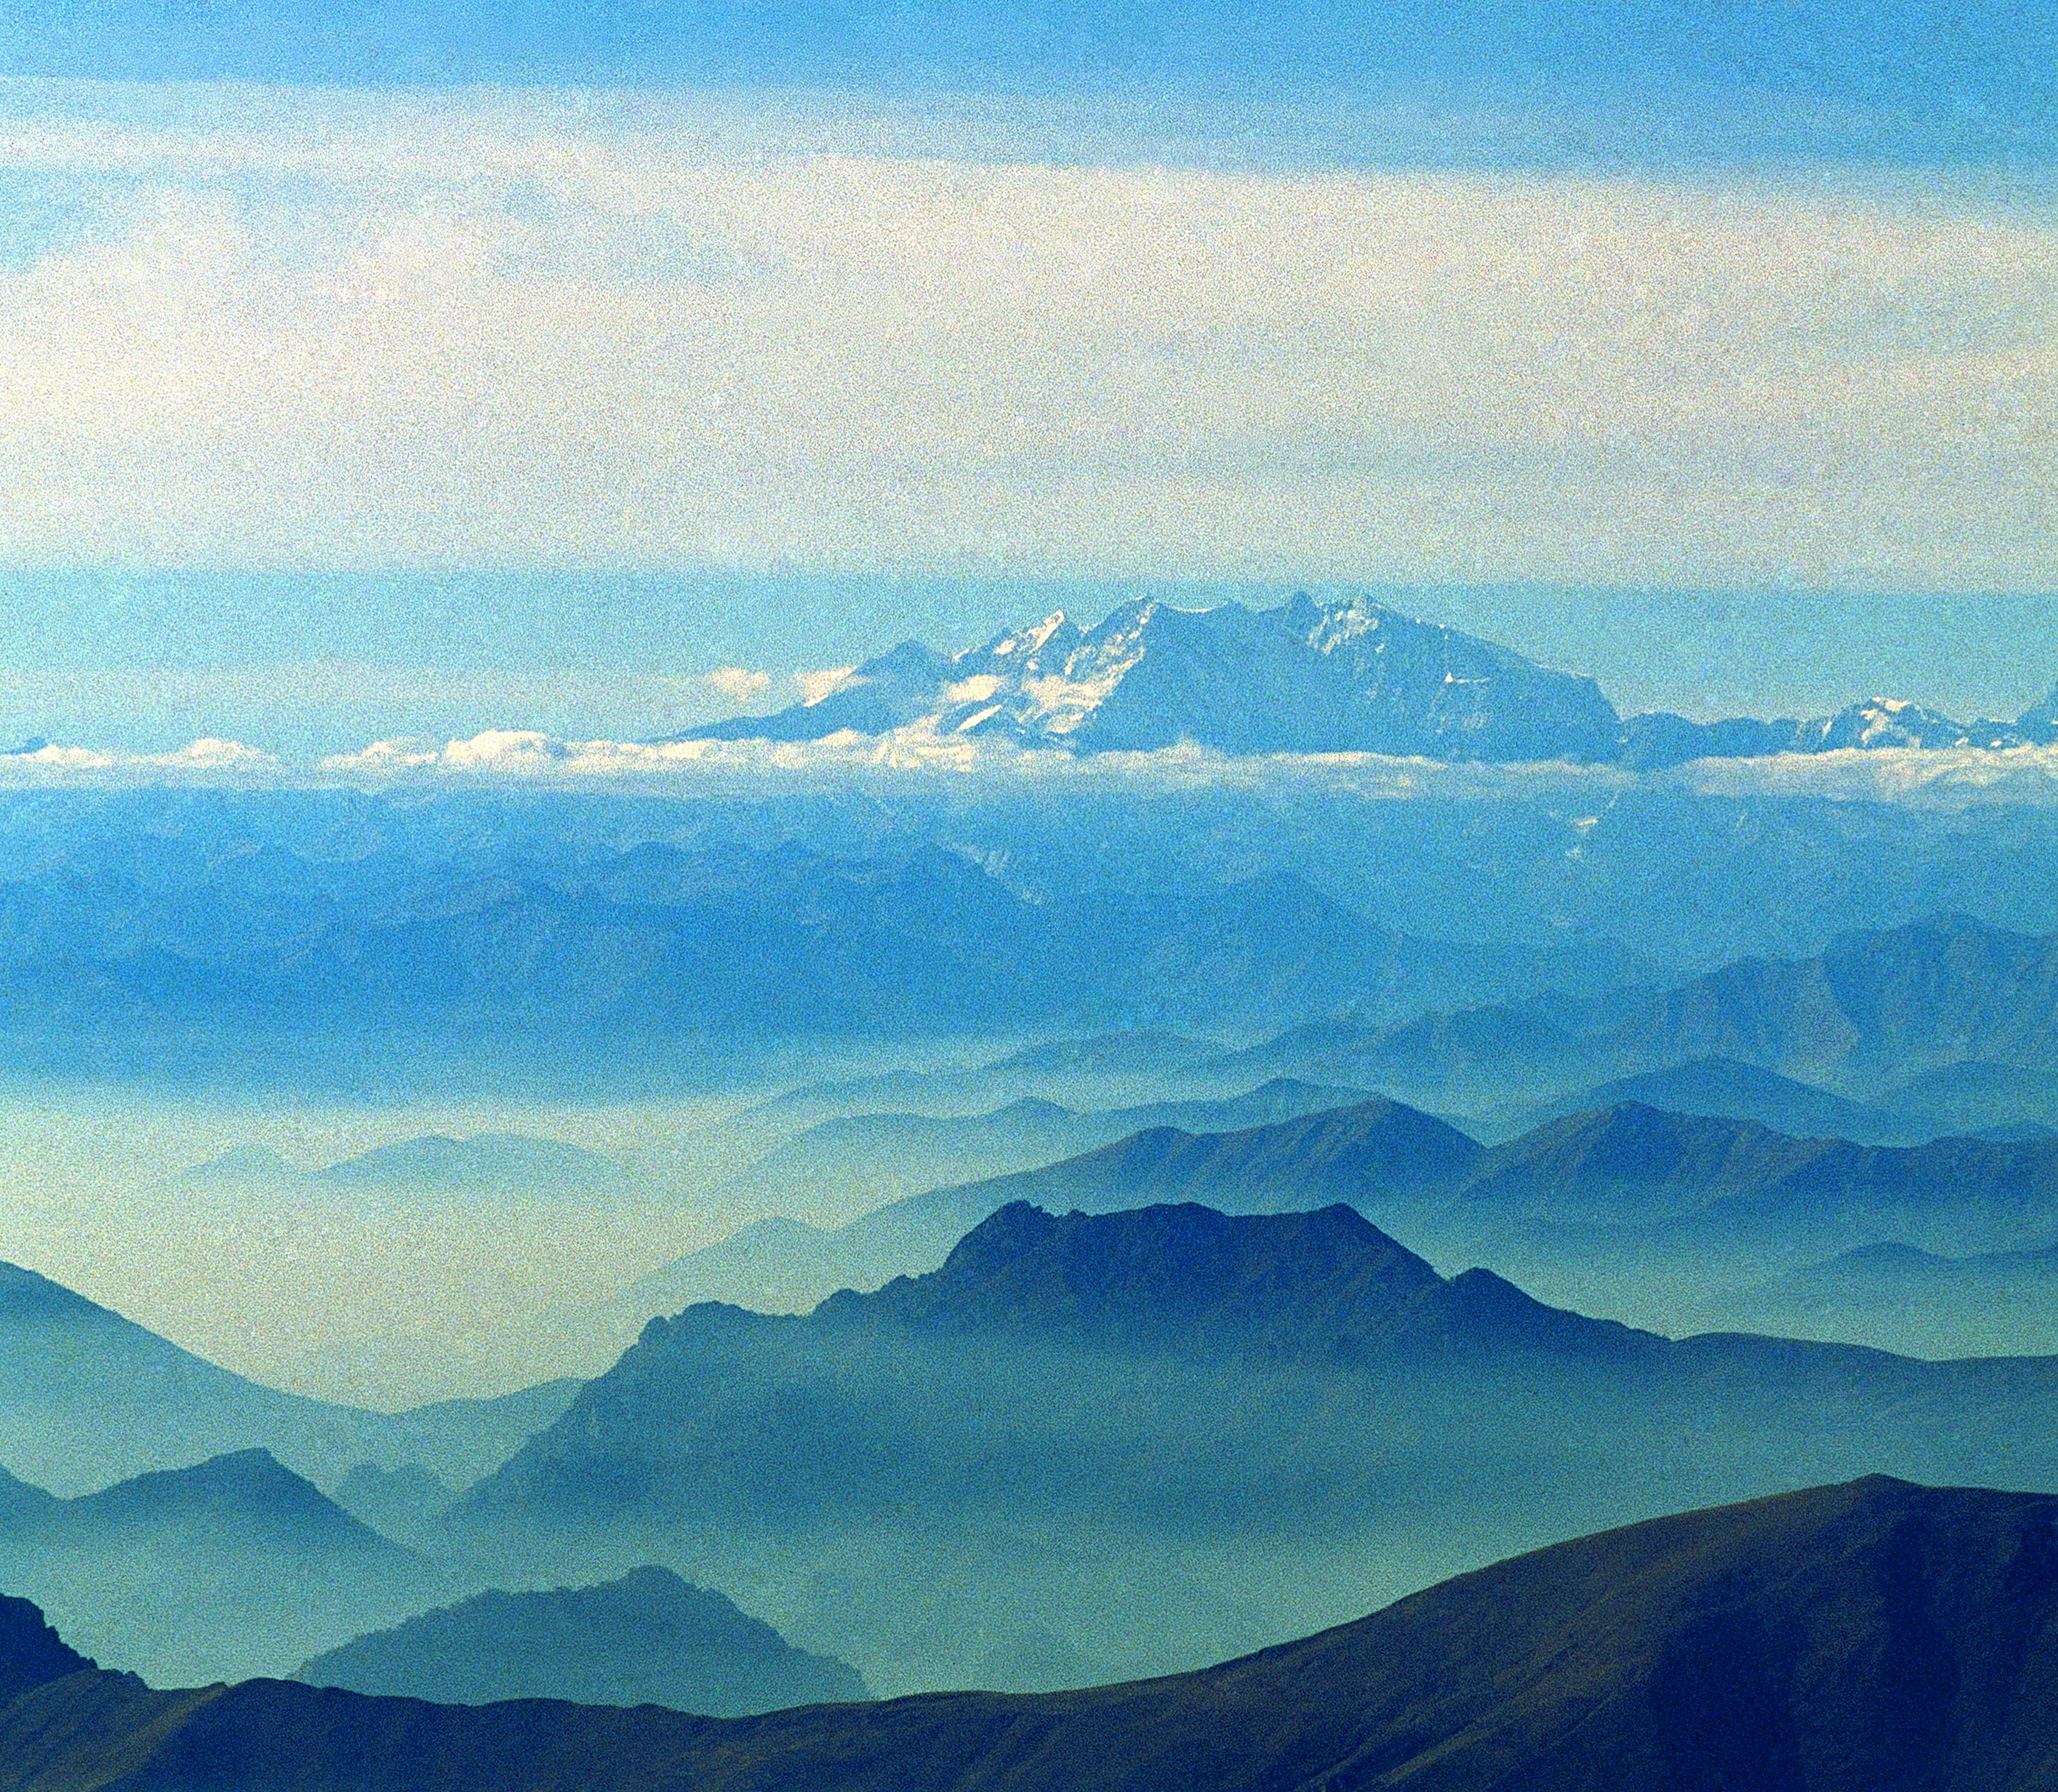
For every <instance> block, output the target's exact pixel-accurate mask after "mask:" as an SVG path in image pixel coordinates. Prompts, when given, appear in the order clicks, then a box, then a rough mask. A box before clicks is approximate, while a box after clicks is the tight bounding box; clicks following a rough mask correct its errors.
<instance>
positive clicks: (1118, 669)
mask: <svg viewBox="0 0 2058 1792" xmlns="http://www.w3.org/2000/svg"><path fill="white" fill-rule="evenodd" d="M911 724H913V725H923V726H926V727H928V728H932V729H935V730H936V732H938V733H946V734H964V735H993V736H999V737H1003V738H1006V739H1009V740H1012V741H1016V742H1018V743H1019V744H1020V745H1024V746H1058V745H1066V746H1071V747H1074V748H1076V749H1080V750H1083V751H1088V752H1104V751H1150V750H1152V749H1157V748H1161V747H1169V746H1174V745H1180V744H1182V743H1186V742H1190V743H1193V744H1194V745H1200V746H1205V747H1211V748H1214V749H1216V750H1218V751H1220V752H1225V753H1329V752H1365V753H1396V754H1412V755H1420V756H1423V757H1431V758H1437V759H1488V760H1500V759H1550V758H1571V759H1576V760H1588V761H1591V760H1608V759H1612V758H1613V757H1615V755H1616V753H1617V751H1618V747H1619V739H1620V735H1621V721H1620V718H1619V717H1617V715H1616V714H1615V710H1614V709H1613V707H1612V706H1611V705H1610V704H1609V702H1608V701H1607V698H1606V697H1603V695H1602V694H1601V692H1600V689H1599V686H1598V685H1595V683H1594V681H1592V680H1591V679H1590V678H1583V677H1575V676H1574V675H1572V674H1571V673H1563V672H1555V671H1551V670H1547V669H1546V668H1544V667H1541V666H1536V665H1533V664H1532V662H1529V661H1528V660H1525V659H1524V658H1522V657H1521V656H1520V654H1513V653H1511V652H1509V651H1508V650H1507V649H1505V648H1503V647H1497V646H1494V645H1493V644H1492V642H1485V641H1480V640H1478V639H1476V638H1473V637H1472V636H1470V635H1467V634H1461V633H1460V632H1459V631H1458V630H1456V629H1450V628H1445V627H1443V626H1440V625H1438V624H1436V623H1431V622H1420V621H1417V620H1416V618H1412V617H1409V616H1405V615H1403V614H1401V613H1400V612H1399V611H1398V610H1389V609H1386V608H1385V607H1384V606H1381V605H1378V604H1374V603H1370V602H1366V601H1365V600H1364V599H1362V598H1352V599H1346V600H1331V601H1318V600H1317V599H1316V598H1310V597H1308V596H1305V595H1302V596H1298V597H1296V598H1293V600H1292V601H1291V602H1288V603H1285V604H1283V605H1281V606H1279V607H1278V608H1277V609H1273V610H1250V609H1248V608H1246V606H1243V605H1242V604H1237V603H1228V604H1222V605H1220V606H1217V607H1216V608H1214V609H1211V610H1182V609H1180V608H1178V606H1175V605H1172V604H1169V603H1166V602H1162V600H1160V599H1156V598H1146V599H1142V600H1139V601H1137V602H1132V603H1128V604H1125V605H1123V606H1122V607H1121V608H1119V609H1118V610H1115V611H1114V614H1111V615H1110V616H1109V617H1108V618H1106V620H1105V621H1103V622H1101V623H1099V625H1098V626H1095V627H1094V628H1092V629H1090V630H1082V629H1081V628H1080V627H1079V625H1078V624H1077V623H1076V622H1074V621H1073V620H1072V619H1071V618H1070V617H1068V616H1067V615H1066V614H1065V613H1064V612H1063V611H1062V610H1060V611H1059V612H1057V613H1056V614H1053V615H1051V616H1049V617H1047V618H1044V620H1043V621H1042V622H1039V623H1037V624H1036V625H1035V626H1034V627H1031V628H1027V629H1023V630H1018V631H1015V632H1014V633H1011V634H1001V635H997V636H995V638H993V639H992V640H991V641H988V642H984V643H983V644H982V645H981V646H977V647H971V648H967V649H965V650H963V651H961V652H959V653H957V654H952V655H951V656H949V657H948V658H944V657H941V656H939V655H936V654H932V653H930V652H929V651H928V650H927V649H926V648H923V647H921V646H920V645H919V644H918V643H914V642H908V643H906V644H904V645H903V646H900V647H897V648H896V649H895V650H893V652H892V654H887V655H885V656H884V657H882V658H880V659H876V660H872V661H868V662H866V663H865V664H864V665H863V666H860V667H858V668H857V669H856V670H855V671H854V672H852V673H850V674H848V676H847V677H845V678H844V680H843V681H842V682H841V683H840V684H839V685H837V686H836V688H835V689H833V690H832V691H831V692H830V693H828V694H827V695H826V696H824V697H821V698H820V699H818V700H817V701H814V702H812V703H808V704H805V705H801V706H799V707H798V708H796V709H787V710H783V711H781V712H780V713H778V714H777V715H773V716H767V717H744V718H740V719H739V720H737V721H729V722H724V723H720V724H717V725H713V726H712V727H709V728H705V729H699V730H697V731H696V732H697V734H698V736H699V737H703V738H737V737H746V736H748V737H762V738H767V739H773V740H801V739H819V738H821V737H824V736H826V735H828V734H830V733H836V732H839V731H841V730H844V729H851V730H853V731H855V732H857V733H884V732H887V731H888V730H889V729H894V728H900V727H905V726H908V725H911Z"/></svg>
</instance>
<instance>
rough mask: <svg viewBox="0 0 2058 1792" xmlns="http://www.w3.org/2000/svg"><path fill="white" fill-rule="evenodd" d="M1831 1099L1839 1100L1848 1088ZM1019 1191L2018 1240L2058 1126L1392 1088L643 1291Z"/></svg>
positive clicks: (989, 1210) (803, 1237) (854, 1257)
mask: <svg viewBox="0 0 2058 1792" xmlns="http://www.w3.org/2000/svg"><path fill="white" fill-rule="evenodd" d="M1773 1080H1774V1083H1778V1081H1779V1079H1773ZM1791 1091H1798V1093H1793V1092H1791ZM1774 1093H1775V1094H1781V1093H1782V1092H1781V1091H1778V1090H1777V1089H1775V1091H1774ZM1808 1093H1809V1092H1808V1091H1801V1090H1800V1086H1798V1085H1792V1086H1790V1092H1788V1093H1786V1094H1784V1095H1782V1099H1790V1100H1794V1101H1796V1102H1799V1103H1801V1104H1802V1106H1803V1107H1804V1111H1814V1108H1813V1104H1809V1103H1806V1101H1805V1099H1803V1098H1804V1097H1805V1096H1806V1095H1807V1094H1808ZM1817 1093H1819V1092H1817ZM1819 1105H1820V1108H1821V1109H1822V1110H1824V1111H1828V1112H1829V1113H1830V1114H1831V1115H1834V1113H1835V1112H1836V1107H1835V1103H1834V1098H1831V1097H1829V1096H1827V1095H1822V1097H1821V1101H1820V1104H1819ZM1853 1105H1854V1104H1853ZM1861 1112H1862V1110H1861ZM1015 1202H1028V1203H1033V1204H1034V1205H1035V1206H1037V1207H1039V1208H1043V1209H1046V1210H1049V1211H1051V1212H1053V1213H1059V1214H1063V1213H1069V1212H1078V1213H1083V1214H1107V1213H1110V1212H1114V1211H1116V1210H1120V1209H1123V1208H1137V1207H1145V1206H1151V1205H1153V1204H1156V1203H1166V1202H1174V1203H1177V1202H1199V1203H1202V1204H1203V1205H1204V1206H1207V1207H1210V1208H1213V1209H1215V1210H1218V1211H1221V1212H1222V1213H1226V1214H1278V1213H1286V1212H1305V1211H1308V1210H1313V1209H1316V1208H1320V1207H1325V1206H1331V1205H1333V1204H1336V1203H1342V1204H1344V1205H1345V1206H1349V1207H1352V1208H1354V1209H1356V1210H1357V1211H1358V1212H1360V1213H1361V1214H1365V1215H1367V1216H1368V1217H1369V1218H1372V1219H1373V1221H1374V1222H1376V1223H1379V1224H1382V1225H1387V1226H1400V1227H1402V1228H1404V1229H1405V1230H1407V1233H1408V1236H1411V1237H1415V1236H1417V1235H1421V1234H1427V1235H1431V1236H1433V1237H1434V1238H1436V1239H1437V1240H1439V1241H1442V1242H1444V1244H1445V1245H1446V1246H1448V1248H1450V1249H1453V1250H1470V1251H1475V1252H1476V1251H1478V1250H1481V1249H1482V1248H1484V1244H1485V1243H1486V1242H1488V1241H1492V1240H1496V1239H1499V1238H1506V1237H1508V1236H1509V1235H1511V1234H1513V1233H1516V1232H1520V1231H1523V1230H1525V1229H1531V1228H1535V1227H1539V1226H1541V1227H1544V1228H1552V1227H1555V1228H1560V1229H1564V1231H1565V1236H1566V1238H1567V1240H1568V1241H1570V1240H1571V1238H1572V1237H1573V1235H1574V1234H1575V1233H1576V1232H1577V1231H1578V1230H1579V1229H1580V1228H1599V1229H1603V1230H1611V1231H1613V1232H1615V1233H1617V1234H1620V1235H1622V1236H1623V1237H1627V1236H1628V1235H1629V1234H1632V1233H1633V1234H1638V1235H1639V1236H1643V1237H1646V1238H1649V1239H1650V1240H1651V1241H1653V1242H1675V1243H1680V1244H1687V1243H1691V1242H1692V1241H1693V1240H1694V1239H1695V1238H1702V1239H1705V1240H1709V1241H1721V1240H1722V1239H1725V1238H1727V1239H1729V1240H1730V1241H1731V1242H1737V1243H1739V1244H1742V1243H1749V1244H1750V1245H1751V1246H1753V1248H1761V1247H1763V1246H1766V1244H1767V1243H1768V1242H1779V1241H1783V1244H1782V1248H1783V1249H1784V1250H1786V1251H1787V1252H1788V1254H1793V1253H1797V1252H1804V1251H1808V1250H1814V1251H1815V1252H1817V1253H1818V1254H1822V1253H1827V1252H1833V1251H1836V1250H1844V1249H1846V1248H1849V1247H1850V1246H1854V1245H1862V1244H1865V1243H1870V1242H1877V1241H1879V1240H1881V1239H1886V1240H1901V1241H1905V1242H1909V1243H1915V1244H1922V1245H1925V1246H1933V1247H1937V1248H1945V1249H1955V1250H1971V1249H1984V1250H2009V1249H2019V1248H2021V1247H2022V1246H2024V1245H2026V1244H2036V1243H2041V1242H2046V1241H2047V1239H2048V1238H2050V1237H2058V1140H2054V1139H2049V1138H2022V1139H1992V1138H1972V1137H1962V1136H1946V1137H1944V1138H1931V1139H1925V1141H1923V1142H1921V1143H1917V1144H1897V1145H1885V1144H1878V1143H1872V1142H1853V1141H1850V1140H1848V1139H1844V1138H1836V1137H1826V1136H1822V1135H1821V1134H1813V1135H1806V1136H1796V1135H1794V1134H1788V1133H1785V1132H1782V1131H1779V1130H1776V1129H1775V1128H1774V1127H1771V1126H1766V1125H1764V1124H1762V1123H1761V1122H1758V1121H1756V1120H1753V1119H1747V1118H1739V1117H1735V1116H1732V1115H1725V1114H1722V1113H1714V1114H1696V1113H1692V1112H1688V1113H1678V1112H1673V1111H1667V1110H1665V1109H1661V1108H1659V1107H1654V1106H1652V1105H1651V1103H1647V1102H1642V1101H1635V1100H1615V1101H1612V1102H1611V1103H1608V1104H1607V1106H1605V1107H1598V1108H1592V1109H1579V1110H1575V1111H1572V1112H1571V1113H1567V1114H1564V1115H1559V1116H1558V1117H1557V1118H1555V1119H1549V1120H1546V1121H1545V1122H1543V1123H1542V1124H1540V1125H1538V1126H1534V1127H1532V1128H1531V1129H1530V1130H1528V1131H1526V1132H1524V1133H1522V1134H1519V1135H1517V1136H1516V1138H1511V1139H1508V1140H1507V1141H1505V1142H1503V1143H1501V1144H1499V1145H1496V1146H1492V1147H1488V1146H1482V1145H1481V1144H1480V1143H1479V1142H1477V1141H1476V1140H1475V1139H1474V1138H1472V1137H1471V1135H1470V1134H1467V1133H1465V1132H1464V1131H1463V1130H1460V1128H1458V1127H1456V1126H1452V1125H1451V1124H1450V1123H1449V1122H1446V1121H1444V1120H1440V1119H1436V1117H1435V1116H1433V1115H1428V1114H1425V1113H1423V1112H1421V1111H1419V1110H1417V1109H1416V1108H1413V1107H1409V1106H1408V1104H1406V1103H1402V1102H1398V1101H1394V1100H1392V1099H1387V1098H1384V1097H1382V1098H1379V1099H1374V1100H1371V1101H1367V1102H1362V1103H1354V1104H1353V1105H1351V1106H1349V1107H1339V1108H1331V1109H1324V1110H1318V1111H1314V1112H1312V1113H1305V1114H1299V1115H1293V1116H1292V1117H1290V1118H1289V1119H1284V1120H1279V1121H1275V1122H1267V1123H1265V1124H1261V1125H1258V1126H1246V1127H1242V1128H1240V1129H1238V1130H1234V1131H1222V1132H1208V1133H1191V1132H1187V1131H1185V1130H1181V1129H1179V1128H1177V1127H1174V1126H1151V1127H1146V1129H1144V1130H1142V1131H1139V1132H1137V1133H1134V1134H1130V1136H1128V1137H1127V1138H1122V1139H1118V1140H1117V1141H1116V1142H1114V1143H1112V1144H1110V1145H1106V1146H1100V1147H1099V1148H1098V1149H1096V1150H1090V1151H1086V1152H1083V1153H1081V1154H1079V1155H1077V1156H1075V1157H1071V1158H1064V1159H1062V1160H1060V1161H1059V1162H1056V1163H1054V1164H1050V1165H1047V1166H1044V1167H1043V1168H1040V1169H1035V1170H1017V1171H1014V1172H1012V1173H1011V1174H1007V1175H1004V1176H999V1177H994V1178H988V1179H986V1180H983V1181H979V1182H969V1183H963V1184H957V1185H954V1186H947V1187H944V1188H940V1189H934V1190H928V1191H926V1192H924V1193H923V1194H917V1195H911V1196H908V1197H907V1198H904V1199H902V1200H900V1201H896V1202H891V1203H889V1204H888V1205H887V1206H884V1207H881V1208H880V1209H878V1210H876V1211H874V1212H872V1213H871V1214H866V1215H865V1216H864V1217H863V1218H860V1219H857V1220H855V1221H852V1222H850V1223H849V1224H848V1225H846V1226H841V1227H839V1228H836V1229H835V1230H821V1229H819V1228H816V1227H814V1226H806V1225H803V1224H801V1222H797V1221H794V1220H791V1219H787V1218H769V1219H765V1220H761V1221H759V1222H756V1223H755V1224H753V1225H752V1226H747V1227H745V1228H744V1229H743V1230H741V1231H739V1232H737V1233H736V1234H733V1236H732V1237H730V1238H727V1239H725V1240H723V1241H722V1242H721V1243H719V1244H717V1245H713V1246H708V1247H706V1248H705V1249H704V1250H701V1251H698V1252H696V1253H695V1254H693V1256H691V1257H689V1258H682V1259H681V1260H679V1261H678V1262H676V1263H674V1264H673V1265H670V1266H667V1268H666V1269H665V1270H662V1271H660V1272H658V1273H654V1274H653V1275H652V1276H650V1277H646V1279H645V1280H644V1281H642V1282H640V1283H638V1285H637V1286H636V1287H635V1288H634V1289H632V1290H630V1293H629V1295H628V1298H629V1299H630V1301H640V1302H641V1303H642V1310H644V1311H646V1313H654V1312H657V1311H659V1310H662V1302H663V1300H664V1298H665V1297H666V1296H668V1295H669V1296H677V1297H682V1298H681V1299H680V1300H678V1301H675V1302H674V1304H675V1305H679V1304H685V1301H693V1300H725V1301H733V1302H736V1303H737V1304H741V1305H761V1304H769V1305H772V1306H773V1307H775V1308H777V1309H781V1310H791V1309H802V1308H805V1307H806V1306H808V1305H812V1302H813V1301H816V1300H819V1299H821V1298H822V1297H824V1296H827V1295H828V1294H830V1293H832V1292H834V1291H836V1290H837V1289H846V1288H847V1289H857V1290H860V1291H866V1290H870V1289H876V1288H878V1287H879V1286H880V1285H881V1284H882V1283H884V1282H886V1281H888V1279H889V1278H890V1277H893V1276H895V1275H919V1274H921V1273H924V1272H925V1271H928V1270H930V1269H935V1268H936V1267H937V1266H939V1265H940V1264H941V1263H943V1262H944V1260H945V1258H946V1257H947V1255H948V1254H949V1252H950V1250H951V1249H952V1246H954V1245H955V1244H956V1243H957V1242H958V1241H959V1239H960V1238H962V1237H963V1235H964V1234H967V1232H970V1231H971V1230H972V1229H974V1228H975V1227H977V1226H979V1225H980V1224H981V1222H983V1221H985V1220H986V1219H987V1218H988V1217H989V1216H990V1215H991V1214H995V1213H997V1212H999V1211H1000V1210H1003V1209H1004V1208H1006V1207H1007V1206H1009V1205H1010V1204H1011V1203H1015ZM1575 1248H1576V1246H1575V1245H1573V1244H1571V1243H1570V1242H1568V1243H1567V1249H1575ZM1473 1260H1475V1261H1476V1258H1474V1259H1473ZM757 1293H769V1294H771V1295H773V1296H775V1297H776V1298H773V1299H772V1300H771V1301H769V1303H765V1302H761V1301H758V1300H754V1299H753V1294H757Z"/></svg>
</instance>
